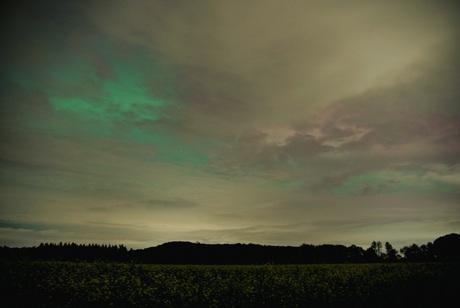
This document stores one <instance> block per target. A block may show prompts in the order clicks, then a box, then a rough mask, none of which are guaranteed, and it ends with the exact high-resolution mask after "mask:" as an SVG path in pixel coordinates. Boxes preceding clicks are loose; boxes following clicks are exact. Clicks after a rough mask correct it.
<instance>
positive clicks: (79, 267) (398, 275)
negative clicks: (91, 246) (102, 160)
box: [0, 261, 460, 307]
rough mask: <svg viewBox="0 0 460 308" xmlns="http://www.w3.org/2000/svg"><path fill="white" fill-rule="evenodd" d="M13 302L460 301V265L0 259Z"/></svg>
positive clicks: (139, 304)
mask: <svg viewBox="0 0 460 308" xmlns="http://www.w3.org/2000/svg"><path fill="white" fill-rule="evenodd" d="M0 266H1V268H0V270H1V273H2V274H1V275H2V276H1V290H2V293H3V292H4V294H3V295H2V298H3V299H5V301H4V302H9V303H11V306H12V307H13V306H14V307H20V306H24V307H25V306H27V307H29V306H34V307H40V306H42V307H82V306H85V307H90V306H93V307H109V306H115V307H305V306H307V305H308V306H310V305H311V306H323V307H328V306H329V307H335V306H355V307H361V306H362V307H364V306H369V305H372V306H373V307H376V306H377V307H378V306H386V305H392V306H395V305H396V306H403V305H409V306H413V305H416V304H417V305H421V306H427V305H435V306H438V307H440V306H445V307H448V306H449V305H450V304H451V303H454V302H457V304H458V303H459V295H457V290H458V289H459V287H460V278H459V277H460V266H459V265H458V264H454V263H450V264H448V263H445V264H442V263H441V264H439V263H438V264H337V265H330V264H329V265H258V266H191V265H187V266H180V265H170V266H168V265H143V264H118V263H83V262H82V263H74V262H50V261H41V262H40V261H29V262H19V261H18V262H11V261H8V262H0Z"/></svg>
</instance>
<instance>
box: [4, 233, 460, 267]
mask: <svg viewBox="0 0 460 308" xmlns="http://www.w3.org/2000/svg"><path fill="white" fill-rule="evenodd" d="M0 259H3V260H21V259H22V260H43V261H86V262H91V261H111V262H122V263H145V264H216V265H217V264H235V265H239V264H241V265H242V264H319V263H329V264H332V263H378V262H444V261H458V260H460V234H456V233H452V234H448V235H444V236H441V237H439V238H437V239H435V240H434V241H433V242H429V243H427V244H424V245H420V246H418V245H417V244H412V245H409V246H405V247H403V248H401V249H400V250H399V251H398V250H396V249H395V248H393V246H392V245H391V244H390V243H389V242H385V244H382V242H380V241H374V242H372V243H371V244H370V246H369V247H368V248H367V249H364V248H362V247H359V246H356V245H351V246H348V247H347V246H344V245H330V244H323V245H311V244H303V245H301V246H297V247H294V246H267V245H258V244H240V243H238V244H203V243H191V242H169V243H165V244H161V245H158V246H155V247H149V248H145V249H129V250H128V249H127V248H126V247H125V246H124V245H99V244H75V243H58V244H57V243H42V244H40V245H39V246H37V247H23V248H10V247H6V246H3V247H0Z"/></svg>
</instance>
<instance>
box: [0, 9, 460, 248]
mask: <svg viewBox="0 0 460 308" xmlns="http://www.w3.org/2000/svg"><path fill="white" fill-rule="evenodd" d="M4 12H6V13H4V14H5V16H4V17H5V18H2V28H3V29H4V30H5V31H3V32H2V34H1V41H2V42H3V44H2V45H3V46H5V47H4V48H2V51H1V53H2V56H1V60H0V64H1V67H2V70H1V79H0V87H1V88H0V90H1V98H2V100H1V101H2V110H3V112H2V113H1V116H0V117H1V124H0V125H1V151H0V164H1V168H2V169H1V170H2V171H1V185H2V189H1V193H0V201H1V205H2V206H1V212H0V213H1V220H0V228H1V230H2V233H1V235H0V239H1V241H2V242H3V243H5V244H7V245H16V246H21V245H36V244H38V243H39V242H40V241H78V242H85V241H86V242H88V241H90V242H112V243H113V242H116V243H124V244H126V245H128V246H129V245H131V246H132V247H146V246H149V245H154V244H159V243H162V242H165V241H170V240H191V241H203V242H258V243H262V244H264V243H267V244H286V245H288V244H290V245H298V244H301V243H305V242H311V243H317V244H320V243H324V242H329V243H344V244H353V243H354V244H358V245H367V244H368V243H370V242H371V241H372V240H382V241H383V240H385V241H387V240H388V241H391V242H392V243H395V244H400V245H403V244H404V245H406V244H410V243H411V242H413V241H421V242H427V241H430V240H433V239H434V238H436V237H438V236H440V235H443V234H445V233H449V232H456V231H458V227H459V221H460V209H459V208H458V201H459V199H458V198H459V194H458V192H459V188H460V169H459V166H460V162H459V157H460V143H459V140H460V105H459V103H458V102H459V101H460V97H459V96H460V91H459V90H458V84H459V82H460V71H459V69H458V68H459V67H460V63H459V59H460V46H459V44H458V42H459V38H460V37H459V34H460V33H459V30H458V29H459V28H460V27H459V23H458V18H457V16H458V13H459V6H458V4H457V3H456V2H455V1H443V2H442V3H441V2H436V3H435V2H432V1H405V2H404V3H402V2H388V1H387V2H383V1H382V2H372V3H369V2H367V1H351V2H347V3H344V2H343V1H333V2H327V3H319V2H317V1H292V2H289V3H285V2H281V1H251V2H247V1H200V2H199V3H196V2H190V1H174V2H171V1H154V2H152V1H136V3H128V2H126V1H97V2H96V3H92V2H87V1H83V2H79V3H62V2H61V1H45V2H41V3H36V2H33V1H20V2H16V3H14V4H10V5H9V6H8V8H7V9H6V10H5V11H4Z"/></svg>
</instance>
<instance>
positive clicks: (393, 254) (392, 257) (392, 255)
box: [385, 242, 398, 261]
mask: <svg viewBox="0 0 460 308" xmlns="http://www.w3.org/2000/svg"><path fill="white" fill-rule="evenodd" d="M385 258H386V259H387V260H388V261H396V260H397V259H398V251H397V250H396V249H394V248H393V246H392V245H391V244H390V243H389V242H386V243H385Z"/></svg>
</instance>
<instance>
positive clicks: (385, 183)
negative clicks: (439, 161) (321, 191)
mask: <svg viewBox="0 0 460 308" xmlns="http://www.w3.org/2000/svg"><path fill="white" fill-rule="evenodd" d="M423 175H424V174H423V173H422V172H414V171H405V172H401V171H394V170H380V171H371V172H368V173H364V174H361V175H357V176H351V177H349V178H348V179H347V180H346V181H345V182H344V183H342V185H341V186H339V187H335V188H334V189H332V193H334V194H337V195H360V194H363V195H372V194H378V193H394V192H402V191H417V192H421V193H423V192H426V191H431V192H445V191H451V190H453V189H455V187H454V186H453V185H452V184H449V183H444V182H440V181H435V180H432V179H429V178H424V176H423Z"/></svg>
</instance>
